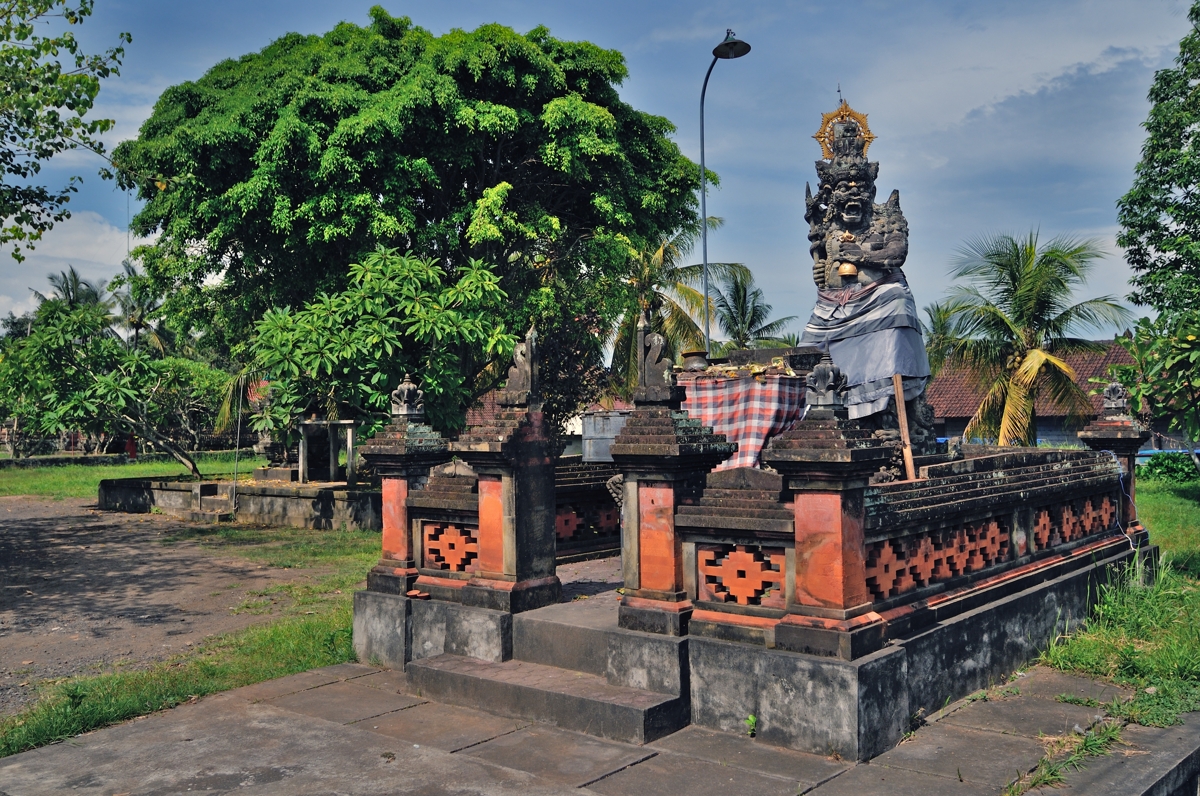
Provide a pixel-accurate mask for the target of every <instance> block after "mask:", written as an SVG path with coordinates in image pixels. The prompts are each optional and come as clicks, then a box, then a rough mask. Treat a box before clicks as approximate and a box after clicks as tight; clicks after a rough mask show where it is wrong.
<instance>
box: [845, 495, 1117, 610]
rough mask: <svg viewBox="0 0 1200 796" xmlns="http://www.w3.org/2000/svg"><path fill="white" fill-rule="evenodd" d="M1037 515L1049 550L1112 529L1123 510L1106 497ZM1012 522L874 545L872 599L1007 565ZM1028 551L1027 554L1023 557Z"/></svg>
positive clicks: (869, 574)
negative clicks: (1120, 510)
mask: <svg viewBox="0 0 1200 796" xmlns="http://www.w3.org/2000/svg"><path fill="white" fill-rule="evenodd" d="M1035 516H1036V520H1035V522H1034V527H1033V538H1034V543H1035V544H1036V546H1037V549H1038V550H1045V549H1046V548H1050V547H1055V546H1057V545H1060V544H1065V543H1067V542H1073V541H1075V540H1077V539H1082V538H1083V537H1085V536H1090V535H1091V534H1095V533H1099V532H1101V531H1104V530H1108V529H1109V528H1111V527H1113V523H1114V522H1115V521H1116V516H1117V507H1116V504H1115V503H1114V502H1113V501H1112V499H1111V498H1110V497H1108V496H1107V495H1105V496H1097V497H1091V498H1084V499H1080V500H1072V501H1067V502H1065V503H1062V504H1059V505H1057V506H1047V507H1043V508H1041V509H1038V511H1037V513H1036V515H1035ZM1008 522H1009V521H1008V518H1007V517H1003V518H993V519H990V520H982V521H979V522H974V523H966V524H964V525H962V526H960V527H955V528H949V529H946V530H940V531H934V532H930V533H924V534H915V535H912V536H906V537H903V538H899V539H885V540H883V541H879V542H874V543H873V544H870V545H868V546H867V563H866V580H867V588H868V589H869V590H870V592H871V597H872V598H873V599H874V600H876V601H879V600H886V599H888V598H889V597H895V596H897V595H900V594H904V593H905V592H907V591H911V590H912V589H917V588H920V587H922V586H928V585H929V584H931V583H937V582H939V581H944V580H950V579H951V578H955V577H958V576H960V575H969V574H972V573H974V572H979V571H980V570H983V569H986V568H988V567H990V566H993V565H994V564H999V563H1002V562H1004V561H1007V560H1008V559H1009V558H1010V557H1011V555H1010V545H1011V543H1012V529H1011V528H1009V527H1008ZM1023 547H1024V546H1023V545H1022V548H1023ZM1025 552H1026V551H1025V550H1024V549H1022V550H1020V551H1018V555H1021V554H1024V553H1025Z"/></svg>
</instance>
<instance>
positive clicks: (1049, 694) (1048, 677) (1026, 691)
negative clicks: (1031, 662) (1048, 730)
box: [1011, 666, 1132, 703]
mask: <svg viewBox="0 0 1200 796" xmlns="http://www.w3.org/2000/svg"><path fill="white" fill-rule="evenodd" d="M1011 685H1013V686H1016V687H1017V688H1018V689H1019V690H1020V692H1021V696H1023V697H1038V698H1041V699H1056V698H1057V697H1058V696H1059V695H1060V694H1067V695H1069V696H1073V697H1078V698H1080V699H1094V700H1096V701H1097V702H1100V703H1104V702H1112V701H1113V700H1114V699H1125V698H1126V697H1128V696H1131V695H1132V692H1131V691H1130V690H1129V689H1128V688H1122V687H1120V686H1117V685H1113V684H1112V683H1106V682H1103V681H1101V680H1093V679H1092V678H1090V677H1080V676H1079V675H1077V674H1067V673H1066V672H1060V671H1058V670H1057V669H1051V668H1048V667H1046V666H1035V667H1034V668H1032V669H1030V670H1029V673H1028V674H1026V675H1025V676H1024V677H1018V678H1017V679H1016V680H1014V681H1013V682H1012V683H1011Z"/></svg>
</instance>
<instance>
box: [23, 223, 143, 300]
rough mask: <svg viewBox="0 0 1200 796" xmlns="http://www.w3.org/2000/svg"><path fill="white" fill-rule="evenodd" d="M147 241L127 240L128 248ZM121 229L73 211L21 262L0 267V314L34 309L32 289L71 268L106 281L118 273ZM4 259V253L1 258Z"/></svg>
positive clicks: (122, 256)
mask: <svg viewBox="0 0 1200 796" xmlns="http://www.w3.org/2000/svg"><path fill="white" fill-rule="evenodd" d="M147 242H149V239H142V238H137V237H130V238H129V239H128V246H129V247H130V248H133V247H136V246H139V245H141V244H143V243H147ZM125 253H126V235H125V230H123V229H120V228H118V227H115V226H113V225H112V224H110V223H109V222H108V221H107V220H106V219H105V218H104V217H103V216H101V215H100V214H98V213H93V212H90V211H83V212H76V213H74V214H72V216H71V218H69V219H67V220H66V221H64V222H63V223H61V224H58V225H56V226H55V227H54V229H52V230H50V231H49V232H47V233H46V235H45V236H44V237H43V238H42V240H41V241H40V242H39V243H38V244H37V248H36V249H34V250H33V251H32V252H28V253H27V255H26V258H25V261H24V262H23V263H18V262H16V261H15V260H11V259H10V260H8V261H7V262H4V263H2V264H0V315H6V314H7V313H8V312H10V311H11V312H14V313H15V314H17V315H20V314H21V313H23V312H26V311H28V310H30V309H32V308H33V307H34V306H36V304H37V301H36V299H35V298H34V297H33V293H32V292H31V289H32V290H38V291H41V292H43V293H45V292H47V291H48V290H49V283H48V282H47V277H49V276H50V275H51V274H57V273H59V272H60V271H65V270H67V268H68V267H70V266H75V270H76V271H78V272H79V275H80V276H82V277H83V278H84V279H88V280H91V281H98V280H108V279H111V278H112V277H114V276H116V275H117V274H118V273H120V271H121V262H122V261H123V260H124V259H125ZM3 256H4V257H7V253H5V254H4V255H3Z"/></svg>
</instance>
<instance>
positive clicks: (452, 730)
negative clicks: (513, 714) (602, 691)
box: [353, 702, 530, 752]
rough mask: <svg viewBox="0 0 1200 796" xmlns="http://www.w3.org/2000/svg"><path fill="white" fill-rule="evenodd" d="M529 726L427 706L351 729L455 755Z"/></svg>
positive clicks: (462, 710)
mask: <svg viewBox="0 0 1200 796" xmlns="http://www.w3.org/2000/svg"><path fill="white" fill-rule="evenodd" d="M529 724H530V722H528V721H525V720H523V719H505V718H501V717H500V716H493V715H491V714H490V713H484V712H483V711H479V710H471V709H470V708H460V707H456V706H454V705H441V704H437V703H434V702H427V703H425V704H423V705H417V706H416V707H411V708H408V709H407V710H401V711H398V712H396V713H388V714H387V715H385V716H380V717H378V718H375V719H371V720H369V721H364V722H360V723H359V724H357V725H353V726H358V727H362V728H363V729H367V730H370V731H371V732H375V733H379V734H380V735H387V736H390V737H392V738H397V739H400V740H404V741H408V742H410V743H414V744H420V745H421V746H422V747H425V746H431V747H433V748H435V749H442V750H444V751H446V752H457V751H458V750H460V749H465V748H466V747H468V746H474V745H475V744H478V743H483V742H484V741H488V740H491V739H492V738H496V737H499V736H501V735H506V734H507V733H510V732H515V731H516V730H519V729H521V728H522V727H528V726H529Z"/></svg>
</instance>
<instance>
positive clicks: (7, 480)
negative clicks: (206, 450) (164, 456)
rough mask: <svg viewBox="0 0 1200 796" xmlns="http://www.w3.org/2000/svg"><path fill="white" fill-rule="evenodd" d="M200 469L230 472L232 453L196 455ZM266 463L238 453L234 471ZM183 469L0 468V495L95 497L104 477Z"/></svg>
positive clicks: (245, 473) (170, 465)
mask: <svg viewBox="0 0 1200 796" xmlns="http://www.w3.org/2000/svg"><path fill="white" fill-rule="evenodd" d="M196 465H197V466H198V467H199V468H200V472H201V473H202V474H204V475H206V476H208V475H226V474H229V473H232V472H233V455H232V454H224V453H223V454H217V455H211V456H206V455H204V454H199V455H197V456H196ZM264 465H266V459H262V458H256V457H247V456H242V457H240V458H239V459H238V473H239V476H240V477H241V478H249V477H250V475H249V473H250V471H251V470H252V469H253V468H255V467H262V466H264ZM186 474H187V468H185V467H184V466H183V465H182V464H179V463H178V462H174V461H169V462H131V463H129V464H114V465H98V466H86V465H78V464H75V465H72V464H67V465H63V466H61V467H31V468H28V469H26V468H19V469H18V468H13V469H10V470H0V497H8V496H11V495H38V496H41V497H53V498H66V497H91V498H94V497H96V492H97V490H98V489H99V488H100V482H101V481H102V480H104V479H105V478H147V477H155V476H177V475H186Z"/></svg>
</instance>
